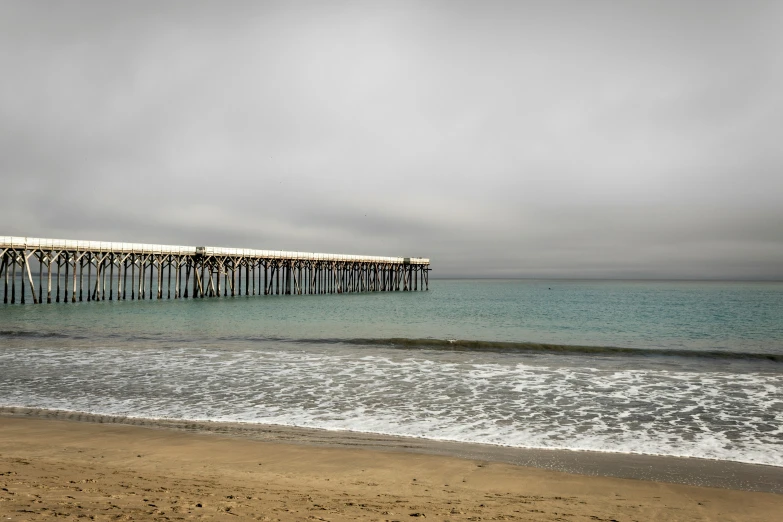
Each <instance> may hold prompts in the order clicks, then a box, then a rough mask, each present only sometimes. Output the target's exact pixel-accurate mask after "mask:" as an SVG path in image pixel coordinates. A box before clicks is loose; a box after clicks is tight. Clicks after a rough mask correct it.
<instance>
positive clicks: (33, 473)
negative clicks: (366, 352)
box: [0, 411, 783, 521]
mask: <svg viewBox="0 0 783 522" xmlns="http://www.w3.org/2000/svg"><path fill="white" fill-rule="evenodd" d="M45 416H46V415H45V413H42V412H37V413H36V415H31V413H30V412H29V411H28V412H24V411H21V412H16V413H11V412H8V411H6V412H4V414H3V415H2V416H0V448H2V449H1V450H0V466H2V468H0V483H1V484H2V487H0V515H2V519H3V520H44V519H50V518H54V517H57V518H64V519H66V520H70V519H73V520H76V519H89V520H213V519H214V520H228V519H231V520H358V519H362V520H410V519H412V518H428V519H431V520H606V521H609V520H618V521H621V520H760V521H761V520H764V521H769V520H775V519H776V517H779V516H780V513H781V512H783V495H780V494H776V493H767V492H758V491H740V490H732V489H724V488H715V487H699V486H692V485H686V484H672V483H667V482H659V481H648V480H634V479H624V478H616V477H606V476H587V475H581V474H575V473H565V472H560V471H552V470H547V469H539V468H534V467H528V466H518V465H512V464H508V463H504V462H498V461H493V460H486V459H482V460H475V459H470V458H461V457H456V456H446V455H434V454H431V453H427V452H421V451H417V448H416V447H415V446H416V441H411V442H412V446H414V447H412V448H410V449H408V448H406V447H404V445H396V446H395V445H394V444H390V443H388V441H387V443H386V444H383V443H381V442H379V443H377V444H375V447H373V443H372V441H371V440H370V439H361V437H359V439H358V442H357V439H356V438H352V436H351V434H345V436H343V437H341V436H339V435H334V434H332V435H331V437H330V438H331V441H329V440H320V441H319V442H318V443H314V442H313V441H312V440H309V441H308V440H307V438H306V436H305V437H298V436H297V433H296V431H297V430H285V429H279V430H275V429H274V427H267V428H265V429H266V430H267V431H272V432H274V433H276V437H277V438H276V440H275V441H274V442H269V441H264V440H253V439H252V438H251V437H249V436H247V434H245V436H243V435H242V433H240V432H236V431H234V432H232V430H230V429H226V430H223V432H222V433H221V432H220V431H218V430H212V431H208V430H201V429H199V427H198V426H196V425H191V426H190V428H189V429H183V427H180V428H179V429H178V428H177V427H176V426H173V427H172V426H168V427H167V426H166V425H165V423H161V424H159V425H156V424H155V423H154V422H148V423H147V424H146V425H143V426H134V425H129V424H120V423H118V422H102V421H101V420H100V419H95V418H86V419H83V420H82V421H79V420H61V419H58V418H54V419H53V418H45ZM54 416H55V417H56V415H54ZM104 420H106V419H104ZM262 431H263V430H262ZM266 436H267V437H270V436H271V435H266ZM418 449H420V448H418ZM770 469H773V470H775V469H776V468H770Z"/></svg>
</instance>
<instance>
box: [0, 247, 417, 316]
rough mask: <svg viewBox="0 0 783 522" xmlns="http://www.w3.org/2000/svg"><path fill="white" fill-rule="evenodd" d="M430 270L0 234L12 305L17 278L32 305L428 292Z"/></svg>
mask: <svg viewBox="0 0 783 522" xmlns="http://www.w3.org/2000/svg"><path fill="white" fill-rule="evenodd" d="M31 265H32V267H31ZM34 270H35V271H36V274H35V275H34V274H33V271H34ZM17 271H18V274H17ZM429 271H430V268H429V259H425V258H418V257H379V256H357V255H345V254H321V253H306V252H285V251H277V250H251V249H243V248H221V247H210V246H199V247H191V246H174V245H148V244H141V243H110V242H99V241H73V240H65V239H41V238H32V237H10V236H0V281H2V283H3V303H9V302H10V303H12V304H15V303H16V302H17V288H16V286H17V279H18V280H19V281H18V284H19V286H20V288H19V293H18V297H19V299H18V302H19V303H20V304H24V303H25V294H26V293H27V292H29V294H27V295H28V296H30V295H31V296H32V300H33V303H36V304H37V303H43V302H47V303H52V302H55V303H60V302H63V303H67V302H69V301H70V302H71V303H75V302H76V301H85V300H86V301H105V300H109V301H111V300H122V299H130V300H140V299H172V298H173V299H189V298H190V299H192V298H204V297H220V296H221V295H222V296H229V295H231V296H234V295H242V292H244V295H262V294H263V295H269V294H275V295H279V294H287V295H290V294H298V295H302V294H340V293H345V292H392V291H395V292H396V291H403V292H407V291H418V290H429ZM36 279H37V283H38V285H37V287H36ZM26 284H27V285H29V287H28V290H27V292H26V290H25V286H26Z"/></svg>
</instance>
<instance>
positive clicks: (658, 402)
mask: <svg viewBox="0 0 783 522" xmlns="http://www.w3.org/2000/svg"><path fill="white" fill-rule="evenodd" d="M466 341H475V342H466ZM0 368H1V369H0V405H7V406H11V405H12V406H29V407H42V408H58V409H68V410H77V411H88V412H94V413H105V414H120V415H132V416H140V417H170V418H186V419H210V420H233V421H237V420H238V421H243V422H259V423H273V424H287V425H297V426H310V427H319V428H325V429H336V430H342V429H348V430H356V431H370V432H377V433H389V434H398V435H410V436H417V437H427V438H434V439H445V440H458V441H470V442H483V443H490V444H502V445H509V446H524V447H544V448H566V449H589V450H598V451H613V452H634V453H650V454H665V455H681V456H694V457H702V458H714V459H726V460H738V461H745V462H757V463H763V464H770V465H777V466H781V465H783V384H781V382H783V380H782V379H781V377H783V284H781V283H725V282H617V281H528V280H505V281H501V280H476V281H468V280H452V281H447V280H434V281H431V284H430V291H429V292H417V293H408V292H395V293H375V294H341V295H326V296H256V297H252V296H251V297H244V296H242V297H233V298H218V299H195V300H194V299H188V300H162V301H157V300H152V301H143V302H139V301H120V302H117V301H112V302H109V301H102V302H90V303H88V302H82V303H67V304H66V303H58V304H48V305H31V304H27V305H25V306H20V305H0Z"/></svg>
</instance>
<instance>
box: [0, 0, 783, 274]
mask: <svg viewBox="0 0 783 522" xmlns="http://www.w3.org/2000/svg"><path fill="white" fill-rule="evenodd" d="M781 21H783V2H779V1H770V2H754V1H748V2H736V1H730V2H728V1H721V0H712V1H698V0H693V1H688V2H675V1H671V2H669V1H633V0H629V1H625V2H608V1H601V0H594V1H590V2H585V1H557V0H551V1H543V2H535V1H508V2H500V1H491V0H490V1H488V0H485V1H460V0H450V1H435V0H432V1H426V0H419V1H415V2H414V1H410V2H409V1H400V0H396V1H392V0H389V1H386V2H374V1H370V0H366V1H356V2H341V1H334V2H321V1H311V2H306V1H281V2H265V1H262V0H259V1H253V2H236V1H220V2H218V1H215V2H197V1H189V2H184V1H183V2H173V1H171V2H104V1H72V2H55V1H40V2H28V1H19V2H17V1H13V0H5V1H3V2H1V3H0V71H1V73H0V234H2V235H17V236H33V237H49V238H63V239H84V240H103V241H126V242H143V243H163V244H174V245H214V246H227V247H244V248H259V249H275V250H296V251H304V252H330V253H348V254H366V255H391V256H420V257H429V258H430V259H431V263H432V265H431V266H432V268H433V272H432V276H433V277H473V276H475V277H543V278H550V277H552V278H676V279H679V278H683V279H702V278H705V279H776V280H783V143H782V142H781V138H782V137H783V94H781V93H783V31H780V24H781Z"/></svg>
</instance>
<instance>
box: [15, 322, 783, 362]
mask: <svg viewBox="0 0 783 522" xmlns="http://www.w3.org/2000/svg"><path fill="white" fill-rule="evenodd" d="M3 337H27V338H57V339H88V338H92V339H96V338H99V337H103V338H105V339H112V340H114V339H124V340H128V341H134V342H138V341H169V342H172V341H173V342H176V341H181V342H194V341H195V342H199V341H202V342H203V341H207V342H208V341H218V342H230V343H234V342H245V343H268V342H278V343H299V344H327V345H328V344H349V345H361V346H383V347H387V348H399V349H410V350H416V349H425V350H447V351H462V352H493V353H540V354H550V355H556V354H565V355H614V356H642V357H651V356H669V357H688V358H697V359H718V360H721V359H722V360H750V361H770V362H774V363H783V353H763V352H743V351H729V350H697V349H693V348H630V347H620V346H590V345H572V344H553V343H536V342H527V341H526V342H513V341H484V340H466V339H434V338H407V337H389V338H304V339H299V338H288V337H279V336H218V337H213V338H211V339H210V338H197V339H193V338H179V337H177V336H170V335H166V334H162V335H156V334H154V333H147V334H142V335H140V334H133V335H130V336H126V335H123V334H117V333H106V334H105V335H103V336H100V335H92V336H86V335H83V334H74V333H67V332H62V331H61V332H50V331H49V332H46V331H41V332H39V331H30V330H0V338H3Z"/></svg>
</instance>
